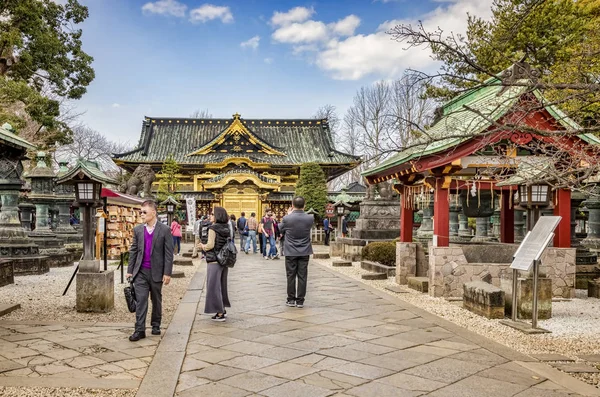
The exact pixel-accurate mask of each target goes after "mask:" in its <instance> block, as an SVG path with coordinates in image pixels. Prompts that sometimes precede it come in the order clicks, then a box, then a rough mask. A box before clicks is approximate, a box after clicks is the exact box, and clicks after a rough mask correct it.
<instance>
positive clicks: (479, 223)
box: [471, 216, 494, 243]
mask: <svg viewBox="0 0 600 397" xmlns="http://www.w3.org/2000/svg"><path fill="white" fill-rule="evenodd" d="M489 225H490V218H489V217H487V216H483V217H478V218H475V237H473V238H472V239H471V241H472V242H474V243H484V242H490V241H494V238H493V237H491V236H489V235H488V231H489Z"/></svg>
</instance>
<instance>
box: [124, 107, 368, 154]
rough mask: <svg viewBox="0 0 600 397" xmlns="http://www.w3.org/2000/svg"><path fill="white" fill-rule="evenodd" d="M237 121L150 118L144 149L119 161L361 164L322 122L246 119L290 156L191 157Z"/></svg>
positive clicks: (140, 147) (253, 130) (253, 129)
mask: <svg viewBox="0 0 600 397" xmlns="http://www.w3.org/2000/svg"><path fill="white" fill-rule="evenodd" d="M233 120H234V119H173V118H147V119H146V121H145V122H144V123H143V127H142V133H141V137H140V141H139V144H138V148H136V149H134V150H132V151H130V152H127V153H122V154H115V158H116V159H118V161H119V162H125V163H162V162H163V161H164V160H165V159H166V158H167V157H168V156H169V155H170V154H172V155H173V157H174V159H175V160H176V161H177V162H178V163H179V164H207V163H208V164H210V163H221V162H223V161H224V160H226V159H227V158H231V157H246V158H249V159H250V160H251V161H253V162H256V163H269V164H273V165H299V164H302V163H306V162H317V163H320V164H325V165H327V164H332V165H333V164H356V163H358V162H359V157H356V156H352V155H348V154H345V153H342V152H339V151H337V150H335V149H334V145H333V140H332V137H331V132H330V131H329V128H328V125H327V123H326V122H323V121H322V120H313V119H310V120H308V119H306V120H246V119H241V121H242V123H243V124H244V126H245V127H246V128H247V129H248V130H249V131H250V132H251V133H252V134H254V135H255V136H256V137H257V138H258V139H259V141H261V142H268V143H269V144H270V145H273V147H276V148H280V149H281V151H282V152H283V153H285V155H269V154H266V153H262V152H254V153H244V154H239V153H220V152H219V153H208V154H203V155H190V154H191V153H193V152H194V151H197V150H198V149H200V148H202V147H205V146H206V145H207V144H209V143H210V142H211V141H213V140H214V139H215V138H216V137H217V136H218V135H219V134H221V133H222V132H223V131H224V130H225V129H226V128H227V127H228V126H229V125H230V124H231V123H232V122H233Z"/></svg>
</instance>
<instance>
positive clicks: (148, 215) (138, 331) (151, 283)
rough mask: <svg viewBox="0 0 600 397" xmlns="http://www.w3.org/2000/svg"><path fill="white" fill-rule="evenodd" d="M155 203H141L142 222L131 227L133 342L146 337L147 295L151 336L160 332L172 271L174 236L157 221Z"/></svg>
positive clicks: (128, 275)
mask: <svg viewBox="0 0 600 397" xmlns="http://www.w3.org/2000/svg"><path fill="white" fill-rule="evenodd" d="M156 212H157V207H156V202H154V201H152V200H146V201H144V202H143V203H142V211H141V215H142V220H143V221H144V224H143V225H138V226H136V227H135V228H134V229H133V242H132V244H131V248H130V250H129V266H127V278H129V277H133V287H134V289H135V296H136V301H137V307H136V310H135V332H134V333H133V334H132V335H131V336H130V337H129V340H130V341H132V342H136V341H138V340H140V339H143V338H145V337H146V315H147V314H148V295H149V296H150V299H152V317H151V318H150V324H151V325H152V335H160V322H161V318H162V286H163V284H164V285H168V284H169V283H170V282H171V273H172V272H173V237H172V236H171V229H170V227H169V226H167V225H165V224H163V223H161V222H158V221H157V217H156Z"/></svg>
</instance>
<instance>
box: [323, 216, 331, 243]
mask: <svg viewBox="0 0 600 397" xmlns="http://www.w3.org/2000/svg"><path fill="white" fill-rule="evenodd" d="M323 231H324V232H325V242H324V244H325V245H329V237H330V236H331V223H330V222H329V218H325V219H323Z"/></svg>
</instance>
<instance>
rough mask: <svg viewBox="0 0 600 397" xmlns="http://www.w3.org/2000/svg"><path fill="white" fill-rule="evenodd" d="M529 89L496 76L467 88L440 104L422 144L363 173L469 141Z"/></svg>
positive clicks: (563, 119)
mask: <svg viewBox="0 0 600 397" xmlns="http://www.w3.org/2000/svg"><path fill="white" fill-rule="evenodd" d="M523 82H525V83H526V82H527V81H523ZM528 90H529V88H528V87H527V86H526V84H523V85H522V86H516V85H515V86H503V85H502V82H501V80H500V79H498V78H491V79H488V80H487V81H486V82H485V83H484V85H483V86H482V87H480V88H476V89H473V90H471V91H467V92H466V93H464V94H462V95H460V96H458V97H456V98H454V99H452V100H451V101H449V102H448V103H446V104H445V105H444V106H443V107H442V116H441V118H440V120H439V121H438V122H436V123H435V124H434V125H433V126H431V127H430V128H429V129H428V130H427V131H426V135H427V137H426V139H427V142H425V141H424V140H423V141H422V143H420V144H419V143H418V144H416V145H414V146H412V147H410V148H408V149H406V150H404V151H402V152H399V153H398V154H396V155H394V156H392V157H390V158H388V159H387V160H385V161H384V162H382V163H381V164H379V165H377V166H375V167H373V168H371V169H369V170H367V171H365V172H363V176H371V175H375V174H378V173H380V172H382V171H385V170H387V169H389V168H392V167H396V166H398V165H401V164H404V163H407V162H409V161H411V160H414V159H418V158H420V157H425V156H429V155H432V154H435V153H438V152H442V151H444V150H447V149H449V148H451V147H454V146H457V145H459V144H461V143H463V142H465V141H468V140H470V139H471V138H473V137H475V136H477V135H479V134H481V133H483V132H485V131H486V130H487V129H488V128H489V127H490V126H491V125H492V123H493V122H495V121H497V120H499V119H500V118H501V117H502V116H504V115H505V114H506V113H507V112H508V111H509V110H510V109H511V108H512V107H513V106H514V105H515V104H516V102H517V101H518V100H519V99H520V98H521V96H522V95H523V94H525V93H526V92H527V91H528ZM533 94H534V95H535V96H536V98H537V99H538V100H539V101H540V102H541V103H542V104H544V105H545V108H546V110H547V111H548V112H549V113H550V114H551V115H552V116H553V117H554V118H555V119H556V120H557V121H558V122H559V123H560V124H561V125H562V126H563V127H565V128H566V129H567V130H569V131H576V130H578V129H580V127H579V125H577V123H575V121H573V120H572V119H570V118H569V117H567V116H566V115H565V114H564V113H563V112H562V111H561V110H560V109H558V108H557V107H555V106H553V105H549V104H548V102H547V101H546V100H545V99H544V97H543V95H542V94H541V92H539V91H538V90H534V91H533ZM578 136H579V137H580V138H581V139H583V140H584V141H586V142H588V143H591V144H600V140H599V139H598V138H596V137H595V136H593V135H591V134H579V135H578Z"/></svg>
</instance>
